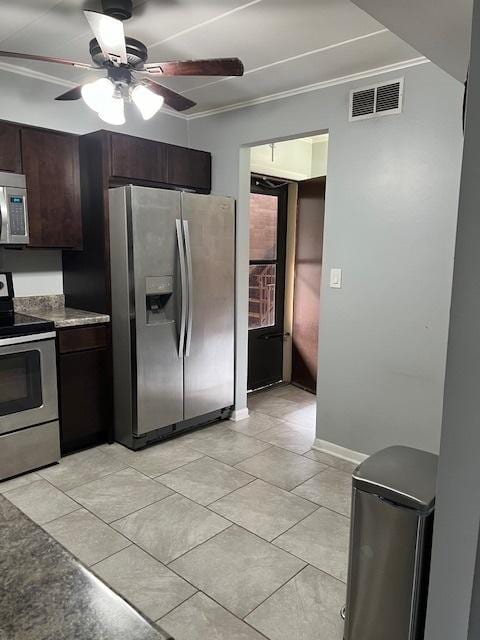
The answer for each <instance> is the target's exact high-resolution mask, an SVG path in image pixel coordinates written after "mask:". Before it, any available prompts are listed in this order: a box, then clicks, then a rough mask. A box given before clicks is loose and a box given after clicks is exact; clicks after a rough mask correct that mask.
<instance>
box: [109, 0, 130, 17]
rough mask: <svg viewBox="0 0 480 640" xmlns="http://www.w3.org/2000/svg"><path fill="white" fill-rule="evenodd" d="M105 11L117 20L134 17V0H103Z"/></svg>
mask: <svg viewBox="0 0 480 640" xmlns="http://www.w3.org/2000/svg"><path fill="white" fill-rule="evenodd" d="M102 7H103V13H105V14H106V15H107V16H111V17H112V18H117V20H128V19H129V18H131V17H132V0H102Z"/></svg>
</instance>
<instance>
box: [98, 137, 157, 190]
mask: <svg viewBox="0 0 480 640" xmlns="http://www.w3.org/2000/svg"><path fill="white" fill-rule="evenodd" d="M110 135H111V175H112V176H115V177H119V178H131V179H132V180H147V181H149V182H162V183H163V182H167V145H166V144H163V143H162V142H155V141H153V140H145V139H144V138H136V137H134V136H125V135H123V134H121V133H112V134H110Z"/></svg>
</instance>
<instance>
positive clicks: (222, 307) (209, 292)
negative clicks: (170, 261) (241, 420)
mask: <svg viewBox="0 0 480 640" xmlns="http://www.w3.org/2000/svg"><path fill="white" fill-rule="evenodd" d="M182 199H183V206H182V217H183V220H184V223H185V224H184V228H185V235H186V242H185V246H186V249H187V264H190V272H189V274H188V275H189V277H191V284H192V286H191V295H190V297H189V304H188V315H189V318H188V320H187V337H186V347H188V346H189V351H188V355H186V356H185V360H184V388H185V400H184V411H185V419H189V418H194V417H196V416H200V415H203V414H205V413H208V412H210V411H215V410H216V409H221V408H223V407H228V406H230V405H232V404H233V394H234V322H235V319H234V291H235V280H234V277H235V276H234V271H235V213H234V202H233V200H231V199H230V198H222V197H217V196H203V195H197V194H191V193H184V194H182ZM188 250H190V255H189V256H188ZM188 258H189V259H188ZM189 330H190V333H189ZM186 354H187V351H186Z"/></svg>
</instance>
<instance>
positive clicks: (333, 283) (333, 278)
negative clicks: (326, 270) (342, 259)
mask: <svg viewBox="0 0 480 640" xmlns="http://www.w3.org/2000/svg"><path fill="white" fill-rule="evenodd" d="M330 287H331V288H332V289H341V288H342V270H341V269H330Z"/></svg>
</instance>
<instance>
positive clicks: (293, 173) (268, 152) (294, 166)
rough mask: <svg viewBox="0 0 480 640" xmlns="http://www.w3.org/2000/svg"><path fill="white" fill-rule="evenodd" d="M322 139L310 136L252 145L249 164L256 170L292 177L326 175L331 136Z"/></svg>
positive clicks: (301, 177) (261, 172)
mask: <svg viewBox="0 0 480 640" xmlns="http://www.w3.org/2000/svg"><path fill="white" fill-rule="evenodd" d="M325 138H326V139H325V140H323V141H321V142H320V141H318V142H317V141H315V142H314V141H313V140H312V139H311V138H300V139H298V140H285V141H284V142H275V143H274V148H273V160H272V147H271V145H269V144H266V145H259V146H258V147H252V149H251V151H250V166H251V171H252V172H253V173H259V174H263V175H266V176H275V177H278V178H287V179H290V180H309V179H310V178H317V177H320V176H325V175H326V174H327V152H328V136H325Z"/></svg>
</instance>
